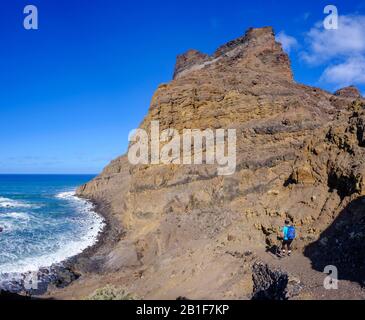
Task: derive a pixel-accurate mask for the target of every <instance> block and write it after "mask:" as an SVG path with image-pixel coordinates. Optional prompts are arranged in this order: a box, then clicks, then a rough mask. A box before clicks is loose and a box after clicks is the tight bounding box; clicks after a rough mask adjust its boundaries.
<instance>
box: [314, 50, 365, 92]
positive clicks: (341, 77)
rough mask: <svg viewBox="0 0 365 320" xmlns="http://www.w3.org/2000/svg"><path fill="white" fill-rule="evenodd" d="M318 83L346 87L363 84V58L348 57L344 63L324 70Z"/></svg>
mask: <svg viewBox="0 0 365 320" xmlns="http://www.w3.org/2000/svg"><path fill="white" fill-rule="evenodd" d="M320 81H322V82H326V83H331V84H334V85H335V86H336V87H338V88H341V87H346V86H349V85H352V84H365V57H363V56H358V57H350V58H348V59H347V60H346V61H344V62H342V63H339V64H336V65H331V66H329V67H327V68H326V69H325V71H324V72H323V74H322V76H321V79H320Z"/></svg>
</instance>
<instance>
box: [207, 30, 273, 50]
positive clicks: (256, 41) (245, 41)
mask: <svg viewBox="0 0 365 320" xmlns="http://www.w3.org/2000/svg"><path fill="white" fill-rule="evenodd" d="M274 45H275V35H274V30H273V28H272V27H263V28H250V29H248V30H247V32H246V33H245V35H243V36H241V37H239V38H237V39H235V40H232V41H229V42H228V43H226V44H224V45H223V46H221V47H219V48H218V49H217V50H216V52H215V53H214V56H215V57H219V56H221V55H223V54H225V53H227V52H229V51H231V50H233V49H235V48H237V47H239V46H244V47H245V49H247V48H249V47H257V46H261V47H268V46H270V47H273V46H274Z"/></svg>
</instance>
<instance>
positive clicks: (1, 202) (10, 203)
mask: <svg viewBox="0 0 365 320" xmlns="http://www.w3.org/2000/svg"><path fill="white" fill-rule="evenodd" d="M31 207H32V205H31V204H28V203H24V202H22V201H16V200H12V199H8V198H3V197H0V208H31Z"/></svg>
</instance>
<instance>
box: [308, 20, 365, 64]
mask: <svg viewBox="0 0 365 320" xmlns="http://www.w3.org/2000/svg"><path fill="white" fill-rule="evenodd" d="M306 42H307V43H308V46H309V48H308V50H307V51H306V52H303V53H302V58H303V59H304V60H305V61H306V62H308V63H310V64H315V65H316V64H321V63H324V62H328V61H330V60H331V59H333V58H344V59H347V58H349V57H351V56H353V55H359V54H364V53H365V16H360V15H348V16H340V17H339V25H338V29H336V30H327V29H325V28H324V27H323V23H322V22H318V23H317V24H316V25H315V26H314V27H313V28H312V29H311V30H310V31H309V32H308V33H307V34H306Z"/></svg>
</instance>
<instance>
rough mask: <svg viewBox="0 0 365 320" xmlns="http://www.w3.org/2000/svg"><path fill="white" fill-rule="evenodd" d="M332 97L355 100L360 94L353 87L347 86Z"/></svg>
mask: <svg viewBox="0 0 365 320" xmlns="http://www.w3.org/2000/svg"><path fill="white" fill-rule="evenodd" d="M334 95H335V96H338V97H343V98H355V99H359V98H361V93H360V91H359V89H358V88H356V87H355V86H349V87H345V88H342V89H339V90H337V91H336V92H335V93H334Z"/></svg>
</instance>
